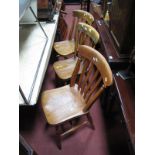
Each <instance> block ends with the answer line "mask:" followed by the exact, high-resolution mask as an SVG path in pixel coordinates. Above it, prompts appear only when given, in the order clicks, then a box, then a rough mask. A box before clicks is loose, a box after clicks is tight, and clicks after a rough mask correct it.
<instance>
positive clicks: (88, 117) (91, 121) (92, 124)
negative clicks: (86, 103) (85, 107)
mask: <svg viewBox="0 0 155 155" xmlns="http://www.w3.org/2000/svg"><path fill="white" fill-rule="evenodd" d="M87 119H88V121H89V123H90V125H91V127H92V129H93V130H95V126H94V123H93V119H92V117H91V115H90V113H87Z"/></svg>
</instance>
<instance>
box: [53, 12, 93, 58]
mask: <svg viewBox="0 0 155 155" xmlns="http://www.w3.org/2000/svg"><path fill="white" fill-rule="evenodd" d="M73 17H74V18H73V22H72V26H71V30H70V32H69V39H68V40H64V41H59V42H55V43H54V44H53V48H54V50H55V51H56V52H57V54H58V55H60V56H64V57H66V56H68V55H70V54H73V53H74V52H75V32H76V25H77V23H78V22H80V21H82V22H86V23H87V24H89V25H91V24H92V23H93V21H94V17H93V16H92V14H90V13H89V12H87V11H83V10H74V11H73Z"/></svg>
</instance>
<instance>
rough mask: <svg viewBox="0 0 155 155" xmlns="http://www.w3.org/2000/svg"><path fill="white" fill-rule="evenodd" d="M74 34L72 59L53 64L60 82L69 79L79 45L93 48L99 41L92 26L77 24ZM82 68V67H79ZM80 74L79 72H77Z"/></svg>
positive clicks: (97, 34)
mask: <svg viewBox="0 0 155 155" xmlns="http://www.w3.org/2000/svg"><path fill="white" fill-rule="evenodd" d="M76 27H77V28H76V33H75V49H74V51H75V52H74V57H71V58H69V59H65V60H60V61H56V62H55V63H54V64H53V67H54V70H55V72H56V74H57V76H58V77H59V78H60V79H62V80H68V79H69V78H71V76H72V73H73V70H74V67H75V64H76V61H77V57H76V55H77V53H78V51H77V49H78V46H79V45H82V44H85V45H86V44H87V45H89V46H92V47H94V48H95V46H96V44H97V43H98V41H99V33H98V32H97V31H96V29H94V28H93V27H92V26H90V25H88V24H86V23H83V22H79V23H78V24H77V26H76ZM81 68H82V66H81ZM79 73H80V72H79Z"/></svg>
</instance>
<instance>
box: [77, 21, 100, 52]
mask: <svg viewBox="0 0 155 155" xmlns="http://www.w3.org/2000/svg"><path fill="white" fill-rule="evenodd" d="M98 41H99V33H98V32H97V31H96V29H95V28H93V27H92V26H90V25H88V24H86V23H83V22H79V23H78V24H77V28H76V36H75V55H76V54H77V49H78V45H89V46H91V47H93V48H95V45H96V44H97V43H98Z"/></svg>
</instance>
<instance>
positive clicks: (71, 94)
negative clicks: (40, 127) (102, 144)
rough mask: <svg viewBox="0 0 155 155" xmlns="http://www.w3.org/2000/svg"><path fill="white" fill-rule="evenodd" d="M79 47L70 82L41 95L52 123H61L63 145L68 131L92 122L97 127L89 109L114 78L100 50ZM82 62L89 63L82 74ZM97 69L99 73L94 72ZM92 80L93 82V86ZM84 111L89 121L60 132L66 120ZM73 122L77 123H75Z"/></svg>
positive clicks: (83, 46) (58, 124)
mask: <svg viewBox="0 0 155 155" xmlns="http://www.w3.org/2000/svg"><path fill="white" fill-rule="evenodd" d="M78 50H79V52H78V59H77V64H76V67H75V69H74V71H73V75H72V78H71V81H70V85H66V86H63V87H60V88H56V89H51V90H46V91H44V92H43V93H42V96H41V103H42V107H43V111H44V113H45V117H46V119H47V122H48V124H50V125H53V126H56V127H57V137H58V147H59V149H61V138H62V137H64V136H65V135H68V134H69V133H71V132H73V131H75V130H77V129H78V128H80V127H81V126H83V125H85V124H87V123H88V122H89V123H90V125H91V126H92V128H93V129H94V125H93V122H92V119H91V116H90V114H89V109H90V108H91V106H92V105H93V104H94V103H95V100H96V99H97V98H98V97H99V96H100V95H101V93H102V92H103V90H104V89H105V88H106V87H107V86H110V85H111V84H112V81H113V80H112V72H111V69H110V67H109V65H108V63H107V61H106V60H105V58H104V57H103V56H102V55H101V54H100V53H99V52H98V51H97V50H95V49H93V48H92V47H89V46H87V45H79V48H78ZM81 63H84V64H85V65H84V66H85V67H83V70H82V73H83V74H81V75H82V76H81V77H80V78H79V76H78V73H79V70H80V64H81ZM86 67H87V69H86ZM94 73H95V77H94V76H93V75H94ZM92 79H93V82H92ZM79 81H81V82H79ZM80 83H82V84H80ZM89 83H91V84H92V83H93V84H92V86H90V85H89ZM79 84H80V85H79ZM87 96H88V97H87ZM83 115H86V116H87V118H88V121H86V122H81V123H80V124H78V125H76V126H72V127H71V128H70V129H69V130H67V131H63V132H61V133H59V132H58V128H60V127H59V126H60V125H62V124H63V123H64V122H66V121H68V122H69V123H70V120H72V119H75V118H76V117H80V116H83ZM70 124H71V125H73V124H72V123H70Z"/></svg>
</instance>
